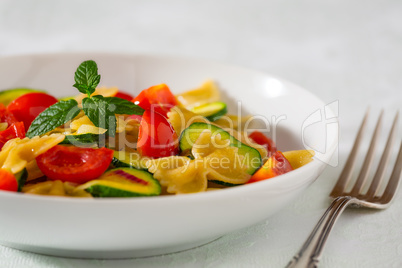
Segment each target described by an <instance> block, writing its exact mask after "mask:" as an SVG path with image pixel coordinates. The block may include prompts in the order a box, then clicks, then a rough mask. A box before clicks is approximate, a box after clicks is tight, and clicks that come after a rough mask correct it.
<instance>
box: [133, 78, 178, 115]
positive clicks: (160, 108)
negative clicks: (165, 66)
mask: <svg viewBox="0 0 402 268" xmlns="http://www.w3.org/2000/svg"><path fill="white" fill-rule="evenodd" d="M132 102H134V103H135V104H137V105H139V106H140V107H141V108H143V109H145V110H153V111H155V112H158V113H160V114H162V115H163V116H166V115H167V113H168V112H169V110H170V109H171V108H172V107H174V106H176V105H178V104H179V102H178V101H177V99H176V97H175V96H174V95H173V93H172V92H171V91H170V89H169V87H168V86H167V85H165V84H160V85H156V86H153V87H150V88H148V89H144V90H143V91H141V93H140V94H139V95H138V96H137V97H135V98H134V99H133V100H132Z"/></svg>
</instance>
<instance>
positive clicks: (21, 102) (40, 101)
mask: <svg viewBox="0 0 402 268" xmlns="http://www.w3.org/2000/svg"><path fill="white" fill-rule="evenodd" d="M56 102H57V99H56V98H55V97H53V96H50V95H49V94H46V93H41V92H34V93H27V94H24V95H22V96H20V97H18V98H16V99H15V100H13V101H12V102H11V103H10V104H9V105H8V107H7V108H8V110H9V111H10V112H12V113H13V114H14V116H15V118H17V120H18V121H22V122H24V125H25V129H26V130H28V128H29V126H30V125H31V123H32V121H33V120H34V119H35V118H36V117H37V116H38V115H39V114H40V113H41V112H43V111H44V110H45V109H46V108H48V107H49V106H51V105H53V104H55V103H56Z"/></svg>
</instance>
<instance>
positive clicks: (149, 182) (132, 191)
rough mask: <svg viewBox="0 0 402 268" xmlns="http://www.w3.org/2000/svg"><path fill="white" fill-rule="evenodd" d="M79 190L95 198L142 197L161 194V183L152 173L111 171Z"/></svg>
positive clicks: (119, 169) (133, 170) (130, 169)
mask: <svg viewBox="0 0 402 268" xmlns="http://www.w3.org/2000/svg"><path fill="white" fill-rule="evenodd" d="M78 188H79V189H84V190H85V191H87V192H88V193H90V194H91V195H92V196H94V197H140V196H155V195H160V193H161V186H160V184H159V181H157V180H155V179H154V177H153V176H152V174H151V173H149V172H147V171H144V170H137V169H133V168H115V169H111V170H109V171H107V172H105V173H104V174H103V175H102V176H100V177H99V178H98V179H96V180H92V181H89V182H87V183H85V184H83V185H81V186H79V187H78ZM78 188H77V189H78Z"/></svg>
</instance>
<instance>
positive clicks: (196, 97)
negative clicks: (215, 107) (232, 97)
mask: <svg viewBox="0 0 402 268" xmlns="http://www.w3.org/2000/svg"><path fill="white" fill-rule="evenodd" d="M176 98H177V99H178V101H179V102H180V103H181V104H182V105H183V106H185V107H186V108H187V109H191V108H193V107H197V106H200V105H203V104H206V103H211V102H215V101H219V100H220V98H221V94H220V92H219V89H218V86H217V85H216V84H215V82H214V81H212V80H207V81H205V82H204V83H203V84H202V85H201V86H200V87H199V88H196V89H193V90H189V91H186V92H184V93H181V94H178V95H176Z"/></svg>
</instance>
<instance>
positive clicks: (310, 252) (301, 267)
mask: <svg viewBox="0 0 402 268" xmlns="http://www.w3.org/2000/svg"><path fill="white" fill-rule="evenodd" d="M356 201H357V199H355V198H353V197H350V196H340V197H337V198H335V199H334V201H332V203H331V205H330V206H329V208H328V209H327V210H326V211H325V213H324V215H322V217H321V219H320V220H319V221H318V223H317V225H316V226H315V227H314V229H313V231H312V232H311V234H310V236H309V237H308V238H307V240H306V242H304V245H303V246H302V248H301V249H300V251H299V252H298V253H297V254H296V255H295V256H294V257H293V259H292V260H291V261H290V262H289V264H288V265H287V266H286V267H287V268H315V267H318V262H319V259H320V256H321V252H322V249H323V248H324V245H325V242H326V241H327V238H328V236H329V233H330V232H331V230H332V227H333V226H334V224H335V222H336V220H337V219H338V217H339V216H340V215H341V213H342V212H343V210H344V209H345V208H346V207H347V206H348V205H349V204H352V203H356Z"/></svg>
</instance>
